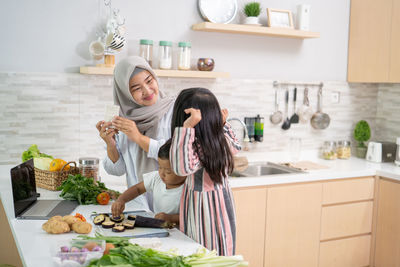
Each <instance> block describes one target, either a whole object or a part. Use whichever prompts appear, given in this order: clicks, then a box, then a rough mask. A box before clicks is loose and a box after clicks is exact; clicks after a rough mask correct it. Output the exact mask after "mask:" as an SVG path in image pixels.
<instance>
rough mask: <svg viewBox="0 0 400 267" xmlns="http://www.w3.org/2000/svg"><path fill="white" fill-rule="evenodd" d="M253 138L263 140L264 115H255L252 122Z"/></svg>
mask: <svg viewBox="0 0 400 267" xmlns="http://www.w3.org/2000/svg"><path fill="white" fill-rule="evenodd" d="M254 140H255V141H257V142H262V141H263V140H264V117H260V115H257V117H255V123H254Z"/></svg>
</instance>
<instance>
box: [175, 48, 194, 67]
mask: <svg viewBox="0 0 400 267" xmlns="http://www.w3.org/2000/svg"><path fill="white" fill-rule="evenodd" d="M178 47H179V54H178V69H180V70H190V52H191V49H192V44H191V43H190V42H179V44H178Z"/></svg>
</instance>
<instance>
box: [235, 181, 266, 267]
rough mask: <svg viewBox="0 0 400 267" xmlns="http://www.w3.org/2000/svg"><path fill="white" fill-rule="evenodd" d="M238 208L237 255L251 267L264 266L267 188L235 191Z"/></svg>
mask: <svg viewBox="0 0 400 267" xmlns="http://www.w3.org/2000/svg"><path fill="white" fill-rule="evenodd" d="M233 196H234V199H235V206H236V254H241V255H243V257H244V259H245V260H246V261H248V262H249V266H255V267H257V266H263V265H264V238H265V212H266V203H267V188H254V189H240V188H239V189H233Z"/></svg>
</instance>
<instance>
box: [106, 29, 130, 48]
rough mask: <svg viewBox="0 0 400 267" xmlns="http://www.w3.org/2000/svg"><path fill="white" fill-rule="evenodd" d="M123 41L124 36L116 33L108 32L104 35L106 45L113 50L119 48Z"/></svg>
mask: <svg viewBox="0 0 400 267" xmlns="http://www.w3.org/2000/svg"><path fill="white" fill-rule="evenodd" d="M125 42H126V41H125V37H123V36H121V35H119V34H117V33H109V34H108V35H107V37H106V46H107V47H109V48H111V49H114V50H118V49H121V48H122V47H123V46H124V45H125Z"/></svg>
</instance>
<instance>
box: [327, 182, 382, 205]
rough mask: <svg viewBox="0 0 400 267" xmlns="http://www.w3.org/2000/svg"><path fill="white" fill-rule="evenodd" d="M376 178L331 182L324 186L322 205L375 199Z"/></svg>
mask: <svg viewBox="0 0 400 267" xmlns="http://www.w3.org/2000/svg"><path fill="white" fill-rule="evenodd" d="M374 184H375V178H374V177H366V178H361V179H351V180H347V179H346V180H342V181H329V182H325V183H324V184H323V189H322V190H323V197H322V204H323V205H327V204H338V203H345V202H352V201H360V200H371V199H373V198H374Z"/></svg>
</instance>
